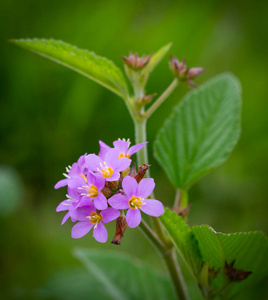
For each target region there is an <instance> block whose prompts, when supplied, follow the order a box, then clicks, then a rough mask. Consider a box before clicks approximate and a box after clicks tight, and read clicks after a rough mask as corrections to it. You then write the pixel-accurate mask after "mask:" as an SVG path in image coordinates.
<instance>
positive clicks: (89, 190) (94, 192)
mask: <svg viewBox="0 0 268 300" xmlns="http://www.w3.org/2000/svg"><path fill="white" fill-rule="evenodd" d="M87 193H88V195H89V197H90V198H96V197H97V196H98V195H99V192H98V190H97V188H96V187H95V185H93V184H91V185H90V186H89V187H88V188H87Z"/></svg>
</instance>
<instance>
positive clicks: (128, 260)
mask: <svg viewBox="0 0 268 300" xmlns="http://www.w3.org/2000/svg"><path fill="white" fill-rule="evenodd" d="M74 255H75V257H76V258H78V259H79V260H80V261H81V262H82V263H83V264H84V265H85V266H86V268H87V269H88V271H89V272H90V273H91V274H92V276H93V277H94V278H95V279H96V280H97V281H98V282H99V284H100V285H101V288H102V289H103V290H104V291H105V292H106V293H107V294H109V295H110V298H109V299H116V300H125V299H133V300H136V299H159V300H162V299H174V300H175V299H176V297H175V292H174V290H173V288H172V286H171V283H170V280H169V278H168V277H167V276H166V275H164V274H161V273H158V272H156V271H154V270H152V269H150V268H149V267H148V266H146V265H145V264H144V263H141V262H139V261H138V260H137V259H135V258H133V257H130V256H127V255H124V254H122V253H118V252H104V251H99V250H98V251H92V250H90V249H88V250H86V249H76V250H75V252H74Z"/></svg>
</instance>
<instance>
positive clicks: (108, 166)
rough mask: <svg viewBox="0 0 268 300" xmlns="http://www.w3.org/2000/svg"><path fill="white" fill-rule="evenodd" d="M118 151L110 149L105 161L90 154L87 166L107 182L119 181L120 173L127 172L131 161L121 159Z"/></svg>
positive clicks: (87, 158) (124, 158) (87, 157)
mask: <svg viewBox="0 0 268 300" xmlns="http://www.w3.org/2000/svg"><path fill="white" fill-rule="evenodd" d="M119 154H120V152H119V150H118V149H109V150H108V151H107V152H106V153H105V155H104V159H101V158H100V157H99V156H97V155H95V154H89V155H87V156H86V158H85V160H86V164H87V167H88V168H89V170H90V171H93V172H96V174H97V175H99V176H102V177H103V178H105V180H106V181H117V180H118V179H119V177H120V172H122V171H124V170H126V169H127V168H128V167H129V165H130V163H131V160H130V159H128V158H126V157H123V158H120V159H118V157H119Z"/></svg>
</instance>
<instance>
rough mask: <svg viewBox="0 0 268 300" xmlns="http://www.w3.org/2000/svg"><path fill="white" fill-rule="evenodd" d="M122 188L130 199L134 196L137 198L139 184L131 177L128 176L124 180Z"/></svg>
mask: <svg viewBox="0 0 268 300" xmlns="http://www.w3.org/2000/svg"><path fill="white" fill-rule="evenodd" d="M121 159H123V158H121ZM122 187H123V190H124V192H125V194H126V195H127V197H128V198H131V197H132V196H136V193H137V189H138V183H137V181H136V179H135V178H133V177H131V176H126V177H125V178H124V179H123V182H122Z"/></svg>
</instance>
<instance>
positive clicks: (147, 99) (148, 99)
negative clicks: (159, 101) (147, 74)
mask: <svg viewBox="0 0 268 300" xmlns="http://www.w3.org/2000/svg"><path fill="white" fill-rule="evenodd" d="M156 95H157V94H156V93H154V94H151V95H144V96H143V97H142V98H141V99H139V100H138V102H139V104H141V105H145V104H148V103H150V102H151V101H152V99H153V97H154V96H156Z"/></svg>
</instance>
